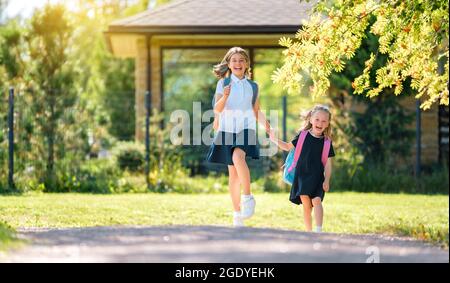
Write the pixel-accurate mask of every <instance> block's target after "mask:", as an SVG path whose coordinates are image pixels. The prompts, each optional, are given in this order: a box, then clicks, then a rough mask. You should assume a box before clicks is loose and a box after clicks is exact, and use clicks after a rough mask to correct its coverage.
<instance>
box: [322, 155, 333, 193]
mask: <svg viewBox="0 0 450 283" xmlns="http://www.w3.org/2000/svg"><path fill="white" fill-rule="evenodd" d="M331 171H332V170H331V158H328V160H327V164H326V165H325V172H324V175H325V181H324V182H323V190H324V191H325V192H328V190H330V178H331Z"/></svg>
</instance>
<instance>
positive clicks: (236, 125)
mask: <svg viewBox="0 0 450 283" xmlns="http://www.w3.org/2000/svg"><path fill="white" fill-rule="evenodd" d="M213 71H214V74H215V75H216V76H217V77H218V78H219V79H220V80H219V81H218V82H217V87H216V92H215V100H214V113H215V114H216V116H217V119H215V121H214V128H215V129H216V130H217V133H216V136H215V138H214V141H213V144H212V145H211V148H210V150H209V153H208V156H207V160H208V161H209V162H215V163H222V164H226V165H228V173H229V180H228V181H229V190H230V195H231V200H232V203H233V209H234V214H233V225H234V226H243V225H244V222H243V220H244V219H246V218H249V217H251V216H252V215H253V213H254V211H255V204H256V202H255V199H254V197H253V195H252V194H251V191H250V171H249V168H248V166H247V162H246V160H245V158H246V157H251V158H253V159H259V146H258V144H257V140H256V121H258V122H260V123H262V124H263V125H264V127H265V129H266V131H267V133H269V131H271V128H270V125H269V123H268V122H267V121H266V118H265V116H264V114H263V113H262V112H261V111H260V108H259V97H258V96H259V93H258V86H257V84H256V83H255V82H253V81H250V79H249V78H250V57H249V55H248V54H247V51H245V50H244V49H242V48H240V47H233V48H231V49H230V50H229V51H228V52H227V54H226V55H225V57H224V58H223V60H222V62H221V63H220V64H218V65H216V66H214V70H213ZM217 123H218V125H217ZM241 185H242V187H243V190H244V195H243V201H242V207H241V203H240V199H241V188H240V186H241Z"/></svg>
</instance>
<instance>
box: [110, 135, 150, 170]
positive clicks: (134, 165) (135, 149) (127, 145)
mask: <svg viewBox="0 0 450 283" xmlns="http://www.w3.org/2000/svg"><path fill="white" fill-rule="evenodd" d="M144 154H145V148H144V146H143V145H142V144H140V143H135V142H119V143H117V145H116V147H115V148H114V149H113V155H114V157H115V158H116V162H117V165H118V167H119V168H120V169H122V170H128V171H131V172H138V171H142V169H143V166H144V164H145V156H144Z"/></svg>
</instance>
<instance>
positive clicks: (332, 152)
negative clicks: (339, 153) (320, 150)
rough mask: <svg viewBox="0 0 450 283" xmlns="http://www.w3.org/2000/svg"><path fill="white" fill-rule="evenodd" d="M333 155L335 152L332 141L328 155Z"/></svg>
mask: <svg viewBox="0 0 450 283" xmlns="http://www.w3.org/2000/svg"><path fill="white" fill-rule="evenodd" d="M333 156H335V154H334V148H333V142H331V144H330V152H329V153H328V157H333Z"/></svg>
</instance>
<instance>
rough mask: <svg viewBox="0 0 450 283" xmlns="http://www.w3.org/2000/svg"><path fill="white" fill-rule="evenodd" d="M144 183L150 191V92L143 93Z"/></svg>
mask: <svg viewBox="0 0 450 283" xmlns="http://www.w3.org/2000/svg"><path fill="white" fill-rule="evenodd" d="M145 109H146V111H145V181H146V183H147V189H148V190H149V189H150V179H149V174H150V91H148V90H147V91H146V92H145Z"/></svg>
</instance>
